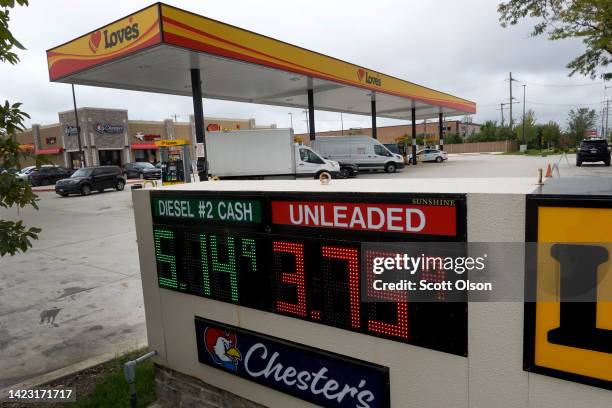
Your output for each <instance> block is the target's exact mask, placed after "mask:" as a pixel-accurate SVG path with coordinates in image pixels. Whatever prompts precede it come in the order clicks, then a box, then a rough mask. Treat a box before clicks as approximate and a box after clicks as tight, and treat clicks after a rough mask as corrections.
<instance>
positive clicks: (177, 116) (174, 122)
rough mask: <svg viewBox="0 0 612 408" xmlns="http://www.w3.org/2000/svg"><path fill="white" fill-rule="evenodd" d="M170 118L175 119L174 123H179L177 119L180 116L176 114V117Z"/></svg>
mask: <svg viewBox="0 0 612 408" xmlns="http://www.w3.org/2000/svg"><path fill="white" fill-rule="evenodd" d="M170 117H172V118H174V123H176V122H178V121H177V118H178V117H179V115H177V114H176V113H175V114H174V115H170Z"/></svg>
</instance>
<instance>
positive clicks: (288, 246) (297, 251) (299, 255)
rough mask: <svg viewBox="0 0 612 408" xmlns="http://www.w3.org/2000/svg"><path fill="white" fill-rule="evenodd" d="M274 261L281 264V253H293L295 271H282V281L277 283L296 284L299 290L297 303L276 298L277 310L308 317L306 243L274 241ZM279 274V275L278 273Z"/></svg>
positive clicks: (278, 264)
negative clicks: (305, 274) (305, 277)
mask: <svg viewBox="0 0 612 408" xmlns="http://www.w3.org/2000/svg"><path fill="white" fill-rule="evenodd" d="M272 245H273V247H272V248H273V251H274V262H275V263H276V264H277V267H280V266H281V262H280V257H279V256H278V255H280V254H293V257H294V259H295V272H286V271H280V282H279V283H277V285H281V284H285V285H294V286H295V288H296V291H297V303H291V302H287V301H284V300H278V299H277V300H276V310H277V311H279V312H284V313H290V314H294V315H297V316H300V317H306V315H307V313H306V285H305V284H304V245H303V244H300V243H295V242H288V241H274V242H273V244H272ZM277 276H278V275H277Z"/></svg>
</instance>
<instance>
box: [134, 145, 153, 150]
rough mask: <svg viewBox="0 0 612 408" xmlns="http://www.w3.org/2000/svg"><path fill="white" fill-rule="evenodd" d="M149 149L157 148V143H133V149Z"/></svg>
mask: <svg viewBox="0 0 612 408" xmlns="http://www.w3.org/2000/svg"><path fill="white" fill-rule="evenodd" d="M149 149H153V150H155V149H157V146H156V145H155V143H138V144H133V145H132V150H149Z"/></svg>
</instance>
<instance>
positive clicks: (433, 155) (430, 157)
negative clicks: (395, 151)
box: [408, 149, 448, 163]
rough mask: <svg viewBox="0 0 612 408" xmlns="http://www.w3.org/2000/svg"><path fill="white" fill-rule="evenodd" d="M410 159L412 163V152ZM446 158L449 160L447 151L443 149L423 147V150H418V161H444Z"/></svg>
mask: <svg viewBox="0 0 612 408" xmlns="http://www.w3.org/2000/svg"><path fill="white" fill-rule="evenodd" d="M408 159H409V162H410V163H413V161H412V154H411V155H409V156H408ZM444 160H448V156H447V155H446V152H445V151H443V150H439V149H422V150H421V151H418V152H417V162H418V161H423V162H436V163H442V162H443V161H444Z"/></svg>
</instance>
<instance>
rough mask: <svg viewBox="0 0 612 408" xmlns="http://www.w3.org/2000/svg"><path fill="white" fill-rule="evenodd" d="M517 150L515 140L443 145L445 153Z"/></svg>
mask: <svg viewBox="0 0 612 408" xmlns="http://www.w3.org/2000/svg"><path fill="white" fill-rule="evenodd" d="M516 150H518V145H517V142H516V140H499V141H496V142H478V143H458V144H446V143H445V144H444V151H445V152H447V153H487V152H513V151H516Z"/></svg>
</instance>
